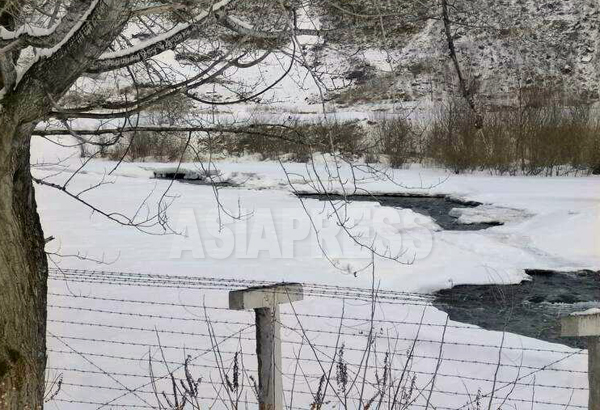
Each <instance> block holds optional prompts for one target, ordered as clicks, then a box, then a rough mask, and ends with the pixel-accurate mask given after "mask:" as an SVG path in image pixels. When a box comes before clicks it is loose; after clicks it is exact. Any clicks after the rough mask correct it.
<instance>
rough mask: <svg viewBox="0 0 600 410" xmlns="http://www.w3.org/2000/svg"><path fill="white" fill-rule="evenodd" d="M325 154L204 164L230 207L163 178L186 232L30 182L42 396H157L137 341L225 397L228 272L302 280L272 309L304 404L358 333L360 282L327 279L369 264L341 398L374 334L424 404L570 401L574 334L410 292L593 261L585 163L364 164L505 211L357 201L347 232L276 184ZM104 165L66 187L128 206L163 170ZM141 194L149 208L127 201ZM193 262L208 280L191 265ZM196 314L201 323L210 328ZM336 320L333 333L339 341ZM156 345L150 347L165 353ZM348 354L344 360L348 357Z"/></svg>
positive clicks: (47, 158) (377, 183)
mask: <svg viewBox="0 0 600 410" xmlns="http://www.w3.org/2000/svg"><path fill="white" fill-rule="evenodd" d="M57 156H60V157H62V158H64V157H66V156H68V152H67V154H65V151H64V150H57V149H56V148H55V147H52V146H51V145H49V144H48V143H47V142H41V141H35V142H34V158H32V162H34V163H35V162H36V161H38V162H40V163H46V164H51V163H55V162H56V158H57ZM79 165H80V162H79V159H77V158H75V157H73V158H70V159H67V160H65V161H64V162H62V163H61V164H60V166H58V165H48V166H45V167H38V168H36V169H35V170H34V173H35V175H36V176H37V177H48V178H49V179H48V180H49V181H55V182H64V181H66V180H67V179H68V178H70V176H71V175H72V172H73V171H74V170H76V169H77V168H78V167H79ZM327 165H330V164H326V163H320V164H317V166H316V168H315V169H307V168H306V166H304V165H301V164H285V168H286V170H287V175H286V173H285V172H284V170H283V169H282V166H281V165H280V164H278V163H273V162H243V161H242V162H219V163H217V166H218V168H219V171H220V172H221V173H222V175H223V176H225V177H228V178H231V179H232V180H234V181H236V182H238V183H239V184H240V186H239V187H236V188H223V189H221V190H219V191H218V201H219V203H220V204H221V205H222V207H223V208H224V209H225V210H227V211H228V212H230V213H231V214H233V215H238V216H241V218H240V219H239V220H233V219H231V218H230V217H229V216H227V214H226V213H225V212H221V213H219V212H218V211H217V210H218V206H217V197H216V196H215V192H214V190H213V188H212V187H210V186H201V185H192V184H185V183H179V182H177V183H174V184H173V186H172V187H171V190H170V191H169V196H168V197H167V198H166V199H165V200H164V203H170V204H171V205H170V207H169V210H168V214H169V216H170V223H171V225H172V226H173V228H174V229H175V230H176V231H177V232H187V235H150V234H146V233H142V232H139V231H138V230H136V229H132V228H127V227H122V226H119V225H117V224H116V223H114V222H111V221H108V220H107V219H106V218H105V217H103V216H101V215H99V214H98V213H95V212H92V211H91V210H90V209H89V208H87V207H85V206H84V205H82V204H79V203H77V202H76V201H74V200H73V199H72V198H69V197H68V196H66V195H65V194H63V193H61V192H58V191H56V190H53V189H52V188H49V187H37V194H36V195H37V199H38V205H39V209H40V213H41V217H42V224H43V226H44V231H45V234H46V236H50V235H52V236H54V237H55V238H56V239H54V240H53V241H52V242H51V243H50V244H49V245H48V247H47V250H48V251H49V252H51V253H55V255H51V258H52V259H51V268H54V270H53V271H52V274H51V276H52V280H51V281H50V298H49V303H50V305H51V307H50V312H49V316H50V317H49V319H50V323H49V336H50V337H49V340H48V345H49V349H50V357H49V368H50V370H49V377H50V378H52V377H56V376H58V375H62V380H63V382H62V383H63V385H62V388H61V391H60V392H59V393H58V394H57V395H56V397H54V400H52V401H50V402H49V403H48V404H47V405H46V407H47V408H51V409H54V408H57V409H69V410H70V409H81V408H85V409H87V408H98V409H99V408H106V409H110V408H158V405H157V399H156V397H155V395H154V394H153V392H152V385H151V384H149V381H150V378H149V375H150V366H149V357H152V358H153V359H152V360H151V361H152V362H153V365H152V370H153V373H154V374H155V376H156V377H157V378H158V377H160V376H164V375H165V374H166V373H167V369H166V366H165V363H162V362H164V361H167V362H169V366H170V370H174V369H176V368H178V366H180V365H178V364H177V363H182V362H183V361H184V359H185V358H186V356H187V355H190V356H191V357H192V358H193V359H194V360H192V362H191V363H192V364H193V365H194V366H195V367H191V369H192V371H193V372H194V373H195V374H194V376H195V377H202V379H203V382H202V383H201V385H200V386H201V392H202V394H201V396H202V397H204V398H205V399H204V400H203V401H202V402H203V403H205V406H206V407H211V408H225V407H227V404H226V403H228V400H229V399H228V398H227V394H226V392H225V390H226V389H225V388H224V387H223V383H222V382H221V378H220V376H219V371H218V369H217V368H216V367H218V366H216V365H217V363H218V361H217V359H216V358H215V355H214V348H213V344H214V343H215V340H216V341H217V342H219V348H220V349H222V353H223V354H222V357H223V359H222V360H223V366H224V367H229V366H231V365H232V360H233V354H234V352H235V351H238V350H239V349H242V350H243V352H244V366H245V369H247V370H248V372H250V373H251V372H252V370H254V369H255V368H256V361H255V359H256V358H255V357H253V356H252V352H253V350H254V347H253V336H254V334H253V332H254V329H253V325H252V324H253V317H252V314H251V313H248V312H232V311H228V310H227V309H225V308H226V307H227V291H228V290H231V289H236V288H241V287H245V286H251V285H252V284H254V282H244V281H268V282H273V281H293V282H305V283H312V284H313V285H308V286H307V288H306V289H307V292H306V293H307V295H306V297H305V300H304V301H302V302H297V303H295V304H294V311H295V313H294V311H292V310H291V309H290V308H289V307H286V308H285V309H284V313H285V314H284V315H282V325H283V328H284V329H283V339H284V357H285V359H284V369H283V372H284V376H285V381H284V384H285V386H286V390H287V391H286V397H285V400H286V403H288V405H290V403H291V405H290V407H298V408H308V407H310V404H311V403H312V402H313V401H314V399H313V396H314V394H316V391H317V390H318V386H319V379H320V377H321V375H322V374H323V373H324V372H327V370H328V369H329V366H330V365H331V358H332V357H334V355H335V352H336V351H337V350H339V344H340V343H342V342H344V343H345V348H346V351H345V353H344V358H345V360H347V361H348V362H349V363H351V364H352V363H354V364H358V363H359V362H361V357H363V351H365V346H366V345H367V340H368V333H369V328H370V326H369V323H370V318H369V315H370V313H371V303H370V302H369V297H368V296H369V295H368V292H367V293H365V292H364V291H359V290H352V291H350V290H344V289H337V288H335V287H336V286H343V287H357V288H366V289H368V288H370V287H371V286H372V284H373V277H374V278H375V286H377V287H378V288H379V289H380V290H381V297H380V298H379V300H378V303H377V304H376V308H375V310H374V320H375V322H374V323H375V326H374V327H373V329H374V330H375V334H376V337H375V340H376V342H375V344H374V345H373V346H375V347H373V350H374V351H376V352H375V353H373V354H372V356H371V364H370V365H369V369H368V371H367V372H364V373H362V372H363V371H364V370H363V371H361V372H360V374H358V373H357V374H358V376H357V377H356V380H357V381H356V383H355V384H353V385H352V386H350V387H349V388H350V391H349V393H348V395H349V397H350V399H351V400H350V401H351V402H353V403H354V404H353V405H349V406H348V407H358V406H357V405H356V403H358V401H359V400H360V396H361V389H360V387H359V386H360V385H361V384H362V381H365V383H364V384H365V385H366V388H365V390H364V391H363V394H362V395H363V396H364V397H365V399H364V401H365V402H366V401H368V400H369V399H371V397H373V395H374V392H375V391H376V390H377V389H376V387H375V385H376V384H377V383H376V378H377V377H380V375H381V372H383V367H384V361H385V360H384V357H385V352H386V351H390V352H394V355H393V356H392V358H391V359H389V360H391V366H390V367H391V368H393V369H396V370H394V372H396V376H397V377H400V374H401V373H402V369H404V368H405V365H406V363H407V362H408V367H409V368H410V372H409V373H410V375H411V377H413V376H414V377H415V379H414V380H415V381H414V384H415V386H416V387H415V388H414V389H413V390H411V391H409V390H410V389H409V387H406V391H407V394H409V393H410V394H412V396H411V397H412V398H411V399H410V400H409V404H410V405H409V406H407V407H408V408H417V407H427V404H426V403H427V402H428V401H429V400H428V396H429V394H430V390H431V385H432V384H433V386H434V387H433V389H432V391H431V399H430V405H431V407H432V408H433V407H435V408H440V409H444V408H448V409H453V408H465V409H467V408H477V407H478V406H477V404H476V403H475V402H476V401H477V400H476V397H477V395H478V391H479V392H480V394H481V396H483V398H482V399H481V404H480V406H481V407H487V404H488V402H487V401H488V400H489V397H490V392H491V391H492V390H495V393H494V394H493V395H492V396H493V398H492V400H493V403H494V408H498V407H501V408H519V409H520V408H523V409H525V408H528V409H529V408H535V409H546V408H547V409H555V408H585V407H586V403H587V391H586V388H587V379H586V374H585V370H586V363H587V356H586V352H585V351H583V352H581V351H578V350H575V349H571V348H567V347H565V346H562V345H557V344H550V343H545V342H541V341H538V340H535V339H530V338H526V337H521V336H518V335H512V334H506V335H503V334H502V333H501V332H490V331H484V330H482V329H479V328H476V327H474V326H470V325H465V324H461V323H454V322H448V324H447V325H445V323H446V314H445V313H443V312H441V311H439V310H437V309H435V308H433V307H432V306H430V304H429V299H428V297H427V294H428V293H430V292H433V291H435V290H439V289H444V288H448V287H451V286H454V285H459V284H493V283H499V284H508V283H518V282H520V281H522V280H526V279H527V277H526V275H525V273H524V270H525V269H553V270H565V271H566V270H574V269H600V238H599V237H598V232H599V228H600V220H599V218H600V189H599V185H598V178H596V177H581V178H567V177H564V178H537V177H495V176H494V177H491V176H489V175H486V174H470V175H460V176H456V175H449V174H446V173H445V172H444V171H442V170H438V169H424V168H420V167H412V168H411V169H408V170H397V171H395V172H394V175H393V181H394V182H392V181H390V180H384V179H380V180H374V179H373V178H367V179H365V180H364V181H360V182H359V184H358V188H359V189H360V190H364V191H367V192H370V193H384V192H387V193H397V192H410V193H422V194H447V195H450V196H452V197H454V198H457V199H463V200H474V201H479V202H482V203H484V205H483V206H481V207H478V208H472V209H466V210H462V211H458V210H457V211H456V213H455V215H456V216H459V217H460V218H461V221H464V222H469V221H473V222H475V221H488V220H491V221H500V222H503V223H504V225H503V226H498V227H493V228H489V229H486V230H482V231H471V232H469V231H443V230H441V229H440V228H439V227H438V226H437V225H436V224H435V222H434V221H433V220H431V219H429V218H427V217H424V216H422V215H419V214H415V213H414V212H412V211H410V210H392V209H385V207H381V206H380V205H379V204H378V203H376V202H361V203H351V204H349V205H348V206H347V207H344V208H343V212H344V215H347V216H348V218H350V219H349V220H350V221H351V222H352V223H350V224H349V227H350V228H349V229H350V231H351V233H353V234H354V235H353V236H352V237H349V236H348V234H347V233H346V232H343V231H342V229H341V228H340V227H339V226H338V225H337V224H336V220H335V217H332V216H331V215H332V208H331V207H329V206H328V205H327V203H324V202H320V201H316V200H308V199H307V200H304V201H300V200H299V199H298V198H297V197H295V196H294V195H293V193H292V190H291V188H290V185H289V183H288V177H289V178H290V180H291V182H292V183H293V186H294V188H295V189H296V190H299V191H311V186H310V185H309V184H306V183H305V181H306V180H307V179H310V176H311V175H312V180H314V179H315V172H316V173H317V175H319V176H324V175H327V172H325V168H326V166H327ZM113 166H114V164H113V163H110V162H104V161H92V162H90V163H89V164H88V165H87V166H86V168H85V173H79V174H78V175H77V176H76V177H75V178H73V179H72V180H71V181H70V182H69V187H70V188H71V189H72V190H74V192H78V191H81V190H84V189H86V188H88V187H90V186H94V185H96V184H98V183H99V182H100V181H104V182H107V184H105V185H102V186H100V187H98V188H97V189H93V190H91V191H88V192H86V193H85V194H83V198H85V199H86V200H87V201H89V202H90V203H92V204H94V205H96V206H98V207H99V208H101V209H102V210H103V211H106V212H122V213H124V214H127V215H133V214H135V213H136V212H137V213H138V215H139V216H140V217H142V218H143V215H145V213H146V212H150V213H152V209H151V208H152V207H153V206H156V203H157V202H158V201H159V200H160V198H161V196H162V195H163V193H164V192H165V190H166V188H167V187H168V186H169V184H170V182H169V181H164V180H156V179H152V175H153V173H152V170H153V169H154V168H158V167H165V164H162V165H160V164H149V163H143V164H129V163H128V164H122V165H121V167H120V168H119V169H118V170H117V171H116V172H115V173H113V174H112V175H107V174H108V173H109V171H110V170H111V169H112V167H113ZM185 166H186V168H194V167H197V166H198V165H197V164H196V165H195V164H185ZM59 171H60V173H59ZM359 177H360V176H359ZM363 177H369V175H363ZM349 178H351V176H350V173H349V170H348V169H346V168H342V169H341V170H340V180H346V179H349ZM325 185H327V186H328V187H330V188H331V189H332V190H334V191H335V190H337V191H342V190H343V189H348V185H345V186H340V185H339V183H336V182H331V186H329V182H327V181H326V182H325ZM364 191H363V192H364ZM144 200H147V203H148V204H149V207H150V209H146V207H141V208H140V204H141V203H143V202H144ZM309 215H310V217H309ZM219 217H220V222H221V225H219V223H218V222H217V221H219ZM219 228H221V229H219ZM317 232H318V233H317ZM373 232H375V233H377V236H375V237H374V238H375V243H376V249H377V250H378V251H379V253H380V254H381V255H384V256H385V254H386V252H387V251H388V250H390V249H391V250H395V251H398V252H396V253H394V254H395V255H396V254H398V255H400V256H399V257H398V258H393V259H397V260H392V259H390V258H386V257H377V256H375V258H374V265H373V266H371V261H372V260H371V257H372V255H371V253H370V252H369V251H367V250H366V249H364V247H361V246H359V245H358V244H357V243H356V242H357V238H358V241H364V243H371V242H369V241H370V240H371V239H372V238H371V237H370V236H369V235H371V234H372V233H373ZM321 247H323V248H325V249H326V255H327V257H325V256H324V255H323V253H322V252H321ZM61 255H62V256H61ZM76 255H79V256H85V257H86V258H88V259H94V260H102V261H105V262H107V263H110V265H108V266H106V265H98V264H95V263H94V262H93V261H90V260H84V259H82V258H80V257H76ZM57 267H60V269H63V270H64V271H61V270H57V269H56V268H57ZM75 269H80V270H84V269H85V270H96V271H100V270H102V271H111V272H120V273H104V274H101V273H85V272H83V271H80V272H78V271H75ZM124 272H127V273H132V274H135V273H143V274H155V275H158V276H156V277H149V276H147V275H141V276H136V275H127V274H125V273H124ZM200 277H204V278H212V279H205V280H204V281H200V280H199V279H198V278H200ZM219 279H221V280H223V281H219ZM316 284H319V285H321V287H319V286H317V285H316ZM319 289H320V290H319ZM386 292H388V293H386ZM342 312H343V317H344V320H341V319H340V317H341V316H342ZM207 317H208V318H209V319H210V321H211V322H212V326H213V328H214V335H215V338H212V339H211V337H209V334H210V332H209V326H208V324H207ZM340 324H341V325H340ZM419 324H421V326H420V325H419ZM302 329H304V330H302ZM338 329H341V330H339V331H338ZM337 333H341V336H340V340H339V342H338V344H337V346H338V349H336V341H337V340H338V339H337V336H336V334H337ZM302 334H306V335H308V336H309V340H310V343H308V342H306V341H305V342H302V340H305V339H303V338H302ZM414 340H418V341H417V342H416V343H414ZM442 340H443V343H441V341H442ZM158 345H161V346H163V349H162V351H163V354H164V358H163V357H162V356H161V354H160V351H161V349H159V348H158ZM413 345H414V346H415V347H414V349H413V350H412V355H409V354H408V352H410V351H411V349H412V346H413ZM184 349H185V350H184ZM407 356H411V360H408V359H407ZM440 357H441V360H440V359H438V358H440ZM298 358H299V359H298ZM298 363H299V364H300V365H298ZM498 363H499V364H500V365H499V366H498ZM322 366H324V367H322ZM438 366H439V368H438V371H437V373H438V375H437V376H436V379H435V383H432V374H433V373H436V371H435V370H436V367H438ZM352 368H353V367H352V366H350V365H349V367H348V373H351V372H352V371H351V369H352ZM376 369H378V371H379V375H378V376H377V377H376V375H375V373H376ZM179 372H180V373H181V369H180V370H179ZM334 373H335V369H334ZM353 377H354V376H353ZM332 380H333V381H332V386H331V387H330V389H331V390H330V391H329V392H328V393H327V400H330V401H329V402H328V403H329V404H328V405H326V406H329V407H336V408H337V407H340V406H339V404H338V403H339V401H338V399H337V397H336V395H335V394H334V393H333V390H335V389H334V387H336V386H337V385H336V382H335V377H333V376H332ZM410 380H412V379H410ZM157 383H158V387H157V388H158V390H160V391H163V390H164V391H167V392H169V391H170V389H171V388H170V387H169V383H168V381H165V380H159V381H158V382H157ZM244 383H245V386H246V390H245V393H244V394H243V395H242V397H243V399H242V401H244V400H246V401H247V402H248V403H251V402H254V401H255V397H254V395H253V393H252V389H251V388H250V387H248V386H249V384H251V381H250V379H248V378H244ZM410 384H411V383H410V381H409V383H408V385H407V386H410ZM494 386H495V387H494ZM501 387H502V388H501ZM292 391H294V394H292ZM403 391H404V390H403ZM311 392H312V394H311ZM163 401H164V399H163ZM533 405H535V406H533ZM244 407H245V406H244Z"/></svg>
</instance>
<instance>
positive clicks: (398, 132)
mask: <svg viewBox="0 0 600 410" xmlns="http://www.w3.org/2000/svg"><path fill="white" fill-rule="evenodd" d="M375 132H376V135H377V142H378V143H379V146H380V148H379V152H380V153H382V154H384V155H386V156H387V158H388V161H389V164H390V166H392V167H393V168H399V167H402V166H403V165H405V164H406V163H408V162H409V160H410V159H411V158H414V157H416V156H417V155H418V153H417V150H416V138H415V137H416V136H415V133H414V131H413V127H412V125H411V124H410V122H409V121H408V120H406V119H405V118H391V119H390V118H386V119H384V120H383V122H381V123H380V124H378V126H377V129H376V131H375Z"/></svg>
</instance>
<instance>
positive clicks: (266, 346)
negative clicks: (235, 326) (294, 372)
mask: <svg viewBox="0 0 600 410" xmlns="http://www.w3.org/2000/svg"><path fill="white" fill-rule="evenodd" d="M302 299H303V289H302V285H301V284H299V283H282V284H277V285H271V286H261V287H253V288H248V289H242V290H235V291H232V292H229V309H233V310H248V309H254V313H255V316H256V356H257V358H258V402H259V410H283V409H284V407H283V378H282V374H281V368H282V367H281V337H280V328H281V324H280V320H279V305H280V304H282V303H292V302H296V301H299V300H302Z"/></svg>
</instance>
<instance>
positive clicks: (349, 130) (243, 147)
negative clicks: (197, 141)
mask: <svg viewBox="0 0 600 410" xmlns="http://www.w3.org/2000/svg"><path fill="white" fill-rule="evenodd" d="M363 137H364V131H363V129H362V127H361V126H360V125H359V124H358V123H357V122H338V121H322V122H318V123H299V122H297V121H295V122H294V123H292V124H291V125H281V126H280V125H270V124H254V125H251V126H250V127H248V132H247V133H241V134H233V133H227V134H223V135H221V136H220V137H219V141H220V142H217V143H216V144H215V145H216V146H217V147H218V146H220V147H221V148H222V150H224V151H226V152H227V153H228V154H230V155H237V156H240V155H245V154H260V155H261V156H262V158H263V159H271V160H275V159H279V158H281V157H282V156H287V157H288V159H290V160H292V161H296V162H306V161H308V160H309V159H310V157H311V155H312V154H313V153H314V152H337V153H339V154H341V155H344V156H355V155H358V154H359V153H360V152H361V151H362V146H361V144H362V141H363Z"/></svg>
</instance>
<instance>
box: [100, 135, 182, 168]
mask: <svg viewBox="0 0 600 410" xmlns="http://www.w3.org/2000/svg"><path fill="white" fill-rule="evenodd" d="M186 141H187V136H180V135H176V134H172V133H156V132H138V133H135V134H130V135H127V136H124V137H122V139H121V141H119V142H118V143H117V144H116V145H114V146H113V147H109V148H106V149H104V154H103V156H105V157H108V158H109V159H111V160H113V161H119V160H120V159H121V158H124V159H125V160H126V161H146V160H152V161H162V162H174V161H179V160H180V159H181V157H182V155H183V153H184V150H185V148H186ZM101 154H102V152H101Z"/></svg>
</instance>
